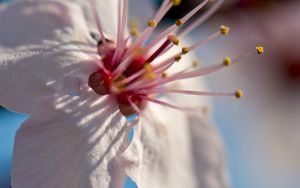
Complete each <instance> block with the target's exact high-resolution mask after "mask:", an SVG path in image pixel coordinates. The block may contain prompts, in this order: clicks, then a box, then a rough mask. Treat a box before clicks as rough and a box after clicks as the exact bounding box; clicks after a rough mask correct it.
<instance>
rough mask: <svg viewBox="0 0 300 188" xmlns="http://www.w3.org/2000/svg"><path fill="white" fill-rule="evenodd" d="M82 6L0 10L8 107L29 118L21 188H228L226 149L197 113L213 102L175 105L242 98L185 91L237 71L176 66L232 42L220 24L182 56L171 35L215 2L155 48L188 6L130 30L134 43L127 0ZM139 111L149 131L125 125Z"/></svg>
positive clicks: (18, 158)
mask: <svg viewBox="0 0 300 188" xmlns="http://www.w3.org/2000/svg"><path fill="white" fill-rule="evenodd" d="M74 2H75V3H74ZM74 2H73V1H71V0H70V1H64V2H61V1H56V0H50V1H46V0H45V1H22V2H19V3H15V4H12V5H10V6H8V7H7V8H6V9H5V10H4V11H2V12H1V15H0V24H1V28H0V32H1V37H0V44H1V46H2V47H1V54H0V71H1V74H0V87H1V98H0V104H2V105H4V106H5V107H7V108H9V109H11V110H14V111H18V112H24V113H29V114H30V118H29V119H28V120H27V121H26V122H25V123H24V124H23V125H22V127H21V129H20V130H19V131H18V133H17V136H16V141H15V151H14V159H13V172H12V186H13V187H14V188H19V187H20V188H32V187H42V188H52V187H74V188H76V187H78V188H82V187H122V183H123V181H124V178H125V177H126V174H125V172H126V173H128V175H129V176H131V177H132V179H134V180H135V181H136V183H137V185H138V186H139V187H182V186H188V187H192V188H193V187H195V188H198V187H208V188H219V187H227V181H226V176H225V175H224V173H225V170H224V154H223V148H222V144H221V142H220V140H219V137H218V135H217V134H216V131H215V129H214V128H213V127H212V126H211V124H210V123H209V121H210V120H209V118H208V117H207V116H206V115H205V114H204V113H202V112H201V111H200V110H199V106H200V107H201V109H202V107H203V102H200V101H197V100H198V98H197V100H196V99H195V98H190V97H177V96H176V97H175V96H172V95H170V93H178V94H188V95H209V96H210V95H212V96H231V95H232V96H237V97H240V96H241V94H242V93H241V92H240V91H238V92H233V93H209V92H203V91H200V89H203V88H201V87H200V88H199V85H198V86H197V85H196V84H195V83H198V82H194V83H192V82H191V81H182V80H183V79H187V78H194V77H199V76H202V75H205V74H208V73H210V72H214V71H217V70H219V69H221V68H223V67H225V66H227V65H228V62H227V63H223V62H221V63H220V64H218V65H214V66H211V67H207V68H202V69H199V68H196V69H195V70H191V69H193V66H192V62H187V63H186V64H183V63H181V64H182V65H179V66H178V65H177V61H179V60H180V59H181V57H182V56H187V55H186V54H187V53H188V52H189V51H192V50H194V49H195V48H197V47H200V46H202V45H204V44H206V43H207V42H209V41H210V40H212V39H214V38H216V37H217V36H219V35H220V34H227V33H228V30H229V28H227V27H225V26H222V27H221V28H220V31H219V30H218V31H217V32H216V33H214V34H212V35H211V36H209V37H208V38H207V39H204V40H200V41H197V42H194V44H193V45H191V46H186V47H185V46H183V47H181V48H178V47H176V45H178V43H179V39H178V38H177V37H176V36H175V34H172V33H173V32H176V30H177V29H178V28H179V27H180V26H181V25H182V24H184V23H185V22H187V21H188V20H189V18H190V17H192V16H193V14H195V13H196V12H197V11H198V10H199V9H201V8H202V7H203V6H206V5H207V4H208V3H210V1H209V0H205V1H204V2H203V3H201V4H199V5H198V6H197V7H196V8H195V9H194V10H193V11H191V12H190V13H189V14H188V15H187V16H185V17H183V18H182V19H181V20H177V21H176V24H174V25H172V26H170V27H168V28H167V29H165V30H163V31H162V32H161V33H160V34H157V35H156V36H154V38H153V39H151V38H150V36H152V35H153V33H154V30H155V26H156V25H157V24H158V23H159V21H160V20H161V19H162V17H163V15H164V14H165V13H166V12H167V11H168V9H169V8H171V7H172V6H173V5H176V4H178V3H179V2H180V1H176V0H175V1H169V0H165V1H164V3H163V5H162V7H161V8H160V9H159V10H158V12H157V13H156V15H155V16H154V17H153V19H151V20H150V21H149V22H148V27H147V28H146V29H145V30H144V31H143V32H141V33H140V32H139V31H138V28H137V27H136V26H135V25H132V27H130V33H131V34H132V35H133V37H132V38H133V40H132V38H130V37H129V36H128V33H127V30H126V27H127V26H126V22H127V14H128V10H127V6H128V0H124V1H118V0H113V1H104V0H103V1H97V2H95V1H93V0H91V4H92V6H91V7H92V8H90V6H89V4H88V3H87V2H85V1H79V0H78V1H74ZM120 2H122V3H120ZM220 2H221V1H217V2H216V3H215V4H214V6H213V8H212V10H214V9H215V8H217V7H218V6H219V4H220ZM97 3H99V4H97ZM78 5H79V6H78ZM83 12H84V13H83ZM209 14H211V12H210V11H209V12H208V14H207V15H209ZM112 15H113V16H112ZM207 15H204V16H203V17H202V18H200V19H199V20H198V21H196V22H195V23H192V24H191V26H189V27H187V28H185V29H184V30H181V32H179V33H178V36H183V35H184V34H187V33H189V32H190V31H191V30H192V29H193V28H194V27H196V26H197V25H199V24H201V23H202V22H203V21H204V20H205V18H206V17H207ZM95 23H96V24H95ZM2 26H3V27H2ZM95 26H96V27H95ZM95 28H97V29H95ZM137 36H139V37H138V38H137V39H134V37H137ZM150 39H151V40H150ZM146 41H148V42H146ZM171 48H172V51H170V50H171ZM174 50H175V53H172V52H174ZM170 54H171V55H170ZM189 60H190V59H189ZM174 66H175V67H176V66H177V67H180V68H179V69H178V68H173V67H174ZM171 67H172V70H171V71H170V70H169V69H170V68H171ZM167 71H168V72H167ZM167 73H168V74H169V76H168V75H167ZM188 89H192V90H188ZM195 89H196V90H195ZM157 94H162V95H163V96H162V97H160V98H159V99H158V96H159V95H157ZM173 103H174V104H176V103H177V104H180V103H181V104H182V103H184V104H183V106H187V107H178V106H176V105H173ZM188 103H190V104H191V105H188ZM167 107H170V109H168V108H167ZM189 107H194V108H193V109H191V108H189ZM175 109H176V110H178V109H181V110H183V111H184V112H182V111H175ZM195 109H196V110H197V109H198V110H199V111H195ZM134 113H136V114H138V117H139V118H140V119H141V121H134V122H133V123H131V124H130V123H128V122H127V121H126V118H125V116H128V115H132V114H134ZM132 126H134V127H135V136H134V139H133V142H132V144H131V145H130V146H129V144H130V143H129V141H128V139H127V135H128V132H129V130H130V128H131V127H132ZM128 146H129V147H128ZM124 151H125V152H124Z"/></svg>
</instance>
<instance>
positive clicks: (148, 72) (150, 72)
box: [144, 63, 156, 80]
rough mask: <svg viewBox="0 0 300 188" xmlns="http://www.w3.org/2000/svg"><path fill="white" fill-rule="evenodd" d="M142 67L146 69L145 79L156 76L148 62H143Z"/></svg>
mask: <svg viewBox="0 0 300 188" xmlns="http://www.w3.org/2000/svg"><path fill="white" fill-rule="evenodd" d="M144 69H145V71H146V74H145V77H146V78H147V79H150V80H153V79H155V78H156V74H155V73H154V71H153V67H152V65H151V64H150V63H145V64H144Z"/></svg>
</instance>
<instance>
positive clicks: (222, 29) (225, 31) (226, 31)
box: [220, 25, 230, 35]
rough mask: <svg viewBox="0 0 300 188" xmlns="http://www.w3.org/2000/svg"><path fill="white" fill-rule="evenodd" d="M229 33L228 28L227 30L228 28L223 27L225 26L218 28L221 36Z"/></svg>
mask: <svg viewBox="0 0 300 188" xmlns="http://www.w3.org/2000/svg"><path fill="white" fill-rule="evenodd" d="M229 31H230V28H229V27H227V26H225V25H221V26H220V33H221V34H222V35H228V33H229Z"/></svg>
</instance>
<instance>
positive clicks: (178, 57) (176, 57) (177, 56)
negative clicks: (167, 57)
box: [175, 54, 181, 62]
mask: <svg viewBox="0 0 300 188" xmlns="http://www.w3.org/2000/svg"><path fill="white" fill-rule="evenodd" d="M180 60H181V54H177V55H176V56H175V61H177V62H178V61H180Z"/></svg>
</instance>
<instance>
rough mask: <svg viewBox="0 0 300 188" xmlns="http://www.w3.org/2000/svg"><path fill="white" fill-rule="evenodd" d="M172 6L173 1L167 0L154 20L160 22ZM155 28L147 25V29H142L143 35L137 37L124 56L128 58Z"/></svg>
mask: <svg viewBox="0 0 300 188" xmlns="http://www.w3.org/2000/svg"><path fill="white" fill-rule="evenodd" d="M171 7H172V3H170V2H169V0H165V1H164V2H163V4H162V5H161V7H160V9H159V10H158V12H157V13H156V14H155V16H154V17H153V19H152V20H154V21H155V22H157V24H158V23H159V22H160V21H161V19H162V18H163V17H164V15H165V14H166V13H167V12H168V11H169V10H170V8H171ZM153 30H154V27H146V29H144V31H142V34H141V36H140V37H139V38H137V39H136V40H135V42H134V43H133V44H132V45H131V47H130V48H129V49H128V50H127V52H126V53H125V55H124V57H123V58H127V56H128V55H129V54H130V53H131V52H132V50H133V49H134V48H135V47H137V46H140V45H141V44H142V43H143V42H144V41H145V40H146V39H147V38H148V37H149V35H150V34H151V33H152V31H153Z"/></svg>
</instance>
